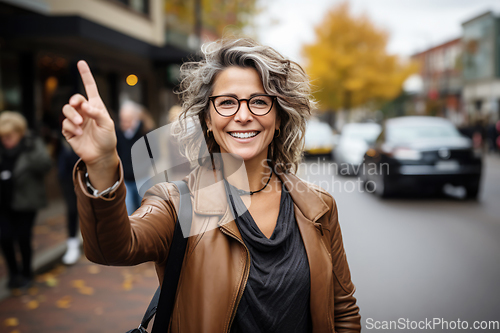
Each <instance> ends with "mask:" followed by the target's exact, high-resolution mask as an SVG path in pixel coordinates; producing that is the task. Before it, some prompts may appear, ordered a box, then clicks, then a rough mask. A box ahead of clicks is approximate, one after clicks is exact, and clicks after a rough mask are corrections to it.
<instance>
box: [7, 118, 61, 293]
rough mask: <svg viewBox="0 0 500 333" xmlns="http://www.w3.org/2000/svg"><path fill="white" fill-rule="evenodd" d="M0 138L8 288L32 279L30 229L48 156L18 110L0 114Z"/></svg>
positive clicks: (39, 204) (42, 190)
mask: <svg viewBox="0 0 500 333" xmlns="http://www.w3.org/2000/svg"><path fill="white" fill-rule="evenodd" d="M0 139H1V140H0V245H1V248H2V253H3V255H4V257H5V261H6V263H7V269H8V274H9V280H8V285H7V286H8V287H9V288H11V289H12V288H21V287H26V286H29V285H30V284H31V281H32V279H33V270H32V256H33V249H32V229H33V225H34V222H35V217H36V213H37V210H38V209H40V208H42V207H45V206H46V204H47V200H46V195H45V187H44V175H45V174H46V173H47V172H48V171H49V169H50V167H51V164H52V160H51V158H50V156H49V154H48V152H47V150H46V147H45V144H44V143H43V141H42V139H40V138H38V137H35V136H34V135H32V134H31V133H30V132H29V131H28V129H27V123H26V119H25V118H24V117H23V116H22V115H21V114H20V113H18V112H13V111H4V112H2V113H1V114H0ZM16 243H17V245H18V246H19V250H20V252H21V259H22V265H21V267H19V265H18V262H17V259H16V250H15V245H16Z"/></svg>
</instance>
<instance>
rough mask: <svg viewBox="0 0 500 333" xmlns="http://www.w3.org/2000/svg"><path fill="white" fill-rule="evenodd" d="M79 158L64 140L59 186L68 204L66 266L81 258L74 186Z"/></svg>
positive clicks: (62, 142)
mask: <svg viewBox="0 0 500 333" xmlns="http://www.w3.org/2000/svg"><path fill="white" fill-rule="evenodd" d="M78 159H79V157H78V155H76V154H75V152H74V151H73V149H72V148H71V146H70V145H69V143H68V142H67V141H66V140H65V139H64V138H63V139H62V140H61V145H60V149H59V154H58V159H57V170H58V177H59V184H60V185H61V190H62V192H63V196H64V201H65V203H66V223H67V232H68V239H67V240H66V245H67V248H66V253H65V254H64V256H63V258H62V261H63V263H64V264H65V265H73V264H75V263H76V262H77V261H78V259H80V256H81V250H80V245H81V244H80V237H79V232H78V210H77V207H76V194H75V189H74V185H73V167H74V166H75V164H76V162H77V161H78Z"/></svg>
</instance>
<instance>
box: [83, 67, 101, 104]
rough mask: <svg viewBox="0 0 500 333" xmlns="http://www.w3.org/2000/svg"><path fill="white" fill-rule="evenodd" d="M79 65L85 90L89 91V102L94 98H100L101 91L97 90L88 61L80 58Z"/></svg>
mask: <svg viewBox="0 0 500 333" xmlns="http://www.w3.org/2000/svg"><path fill="white" fill-rule="evenodd" d="M77 67H78V71H79V72H80V76H81V77H82V81H83V86H84V87H85V91H86V92H87V98H88V99H89V102H90V101H91V100H92V99H95V98H100V97H99V91H97V85H96V83H95V80H94V77H93V76H92V72H91V71H90V68H89V65H88V64H87V62H86V61H85V60H80V61H79V62H78V63H77Z"/></svg>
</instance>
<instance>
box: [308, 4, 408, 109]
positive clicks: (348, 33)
mask: <svg viewBox="0 0 500 333" xmlns="http://www.w3.org/2000/svg"><path fill="white" fill-rule="evenodd" d="M315 32H316V41H315V42H314V43H312V44H308V45H305V46H304V48H303V50H302V51H303V55H304V56H305V58H306V66H305V68H306V71H307V73H308V74H309V76H310V77H311V79H312V82H313V85H314V86H315V87H316V89H315V93H314V95H315V97H316V99H317V100H318V101H319V102H320V105H321V107H322V108H323V109H329V110H338V109H344V110H349V109H351V108H353V107H357V106H363V105H372V106H374V107H379V106H380V105H381V104H383V103H384V102H387V101H389V100H391V99H393V98H395V97H396V96H397V95H398V94H399V93H400V92H401V89H402V85H403V82H404V81H405V80H406V78H408V76H410V75H411V74H412V73H414V72H415V71H416V67H415V65H414V64H402V63H401V62H400V60H399V59H398V57H397V56H394V55H389V54H388V53H387V51H386V46H387V40H388V34H387V33H386V32H385V31H383V30H380V29H378V28H376V27H375V26H374V24H373V23H372V22H371V21H370V20H369V19H368V18H367V17H366V16H365V15H362V16H360V17H355V16H353V15H352V14H351V13H350V8H349V4H348V2H344V3H341V4H340V5H338V6H336V7H334V8H332V9H331V10H330V11H328V12H327V13H326V15H325V17H324V19H323V21H322V22H321V23H320V24H319V25H318V26H317V27H316V28H315Z"/></svg>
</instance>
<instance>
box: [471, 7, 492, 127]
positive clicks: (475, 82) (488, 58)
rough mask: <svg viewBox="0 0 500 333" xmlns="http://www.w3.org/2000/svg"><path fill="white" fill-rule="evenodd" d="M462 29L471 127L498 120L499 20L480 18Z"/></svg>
mask: <svg viewBox="0 0 500 333" xmlns="http://www.w3.org/2000/svg"><path fill="white" fill-rule="evenodd" d="M462 27H463V37H462V43H463V82H464V88H463V102H464V108H465V110H466V112H467V114H468V116H469V118H470V121H471V123H472V124H475V123H482V124H484V125H486V124H492V123H495V122H496V121H498V120H500V17H497V16H495V15H494V14H493V13H492V12H487V13H484V14H482V15H479V16H477V17H475V18H473V19H471V20H468V21H466V22H464V23H463V24H462Z"/></svg>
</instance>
